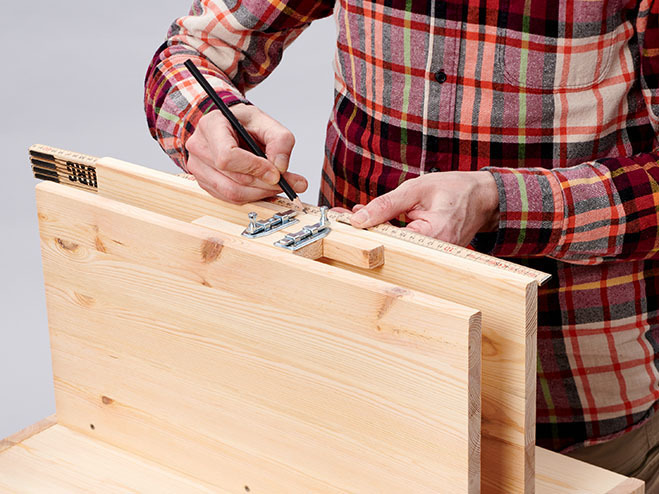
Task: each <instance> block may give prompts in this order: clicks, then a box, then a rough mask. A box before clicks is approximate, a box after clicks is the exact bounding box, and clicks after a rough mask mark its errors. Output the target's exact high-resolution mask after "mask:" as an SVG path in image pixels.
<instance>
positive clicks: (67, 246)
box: [55, 237, 80, 252]
mask: <svg viewBox="0 0 659 494" xmlns="http://www.w3.org/2000/svg"><path fill="white" fill-rule="evenodd" d="M55 242H57V245H59V246H60V247H61V248H62V249H64V250H69V251H71V252H75V251H76V250H77V249H78V247H80V246H79V245H78V244H76V243H75V242H71V241H69V240H64V239H63V238H59V237H58V238H56V239H55Z"/></svg>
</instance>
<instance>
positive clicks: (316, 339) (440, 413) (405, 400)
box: [37, 183, 481, 492]
mask: <svg viewBox="0 0 659 494" xmlns="http://www.w3.org/2000/svg"><path fill="white" fill-rule="evenodd" d="M37 204H38V212H39V219H40V230H41V235H42V253H43V263H44V275H45V280H46V287H47V303H48V311H49V325H50V329H51V345H52V350H53V369H54V375H55V385H56V402H57V413H58V419H59V421H60V422H61V423H62V424H65V425H68V426H70V427H73V428H75V429H76V430H80V431H86V432H87V433H88V434H91V435H93V436H94V437H98V438H101V439H103V440H105V441H108V442H110V443H112V444H114V445H117V446H120V447H122V448H125V449H126V450H128V451H129V452H131V453H137V454H140V455H143V456H145V457H146V458H147V459H151V460H154V461H158V462H163V463H167V464H169V465H173V466H175V467H176V469H180V470H181V471H186V472H188V473H189V474H190V475H191V476H193V477H195V478H198V479H201V480H204V481H206V482H209V483H211V484H213V485H220V486H222V487H223V488H229V489H231V490H233V491H234V492H236V491H237V490H238V489H242V488H243V486H244V485H245V484H247V483H249V485H250V486H252V485H253V486H254V490H255V492H256V489H258V492H287V491H288V492H290V490H291V489H293V490H296V491H303V492H345V491H357V492H367V491H371V492H372V491H377V492H402V491H408V490H415V491H421V492H437V491H441V490H442V489H443V488H444V487H445V486H446V485H450V486H452V488H454V489H455V490H456V492H478V489H479V474H480V471H479V461H478V459H479V425H480V404H479V395H480V392H479V391H480V390H479V375H480V365H479V362H480V339H481V338H480V315H479V313H478V312H477V311H475V310H473V309H469V308H466V307H464V306H460V305H458V304H455V303H451V302H446V301H443V300H441V299H438V298H436V297H433V296H430V295H427V294H422V293H417V292H414V291H413V290H409V289H404V288H401V287H399V286H396V285H392V284H389V283H385V282H382V281H379V280H374V279H370V278H366V277H363V276H361V275H358V274H355V273H350V272H348V271H345V270H342V269H337V268H334V267H332V266H327V265H324V264H321V263H318V262H314V261H310V260H308V259H304V258H300V257H297V256H292V255H290V253H289V252H286V251H279V250H278V249H274V248H270V247H266V246H262V245H259V244H258V243H254V242H250V241H249V240H247V239H244V238H242V237H237V236H234V235H230V234H228V233H224V232H218V231H214V230H209V229H207V228H203V227H200V226H197V225H192V224H188V223H184V222H181V221H178V220H174V219H172V218H168V217H164V216H162V215H159V214H155V213H152V212H149V211H144V210H141V209H138V208H135V207H132V206H129V205H126V204H121V203H117V202H115V201H112V200H109V199H106V198H103V197H99V196H94V195H90V194H87V193H85V192H81V191H78V190H75V189H70V188H65V187H62V186H60V185H57V184H52V183H44V184H40V185H39V186H37ZM154 246H157V248H155V247H154ZM264 280H266V281H264ZM264 287H267V289H265V290H264ZM92 424H93V426H94V427H93V429H92V428H91V425H92ZM248 481H249V482H248Z"/></svg>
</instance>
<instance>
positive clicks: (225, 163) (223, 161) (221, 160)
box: [213, 154, 230, 170]
mask: <svg viewBox="0 0 659 494" xmlns="http://www.w3.org/2000/svg"><path fill="white" fill-rule="evenodd" d="M213 164H214V165H215V168H217V169H218V170H227V169H228V168H229V165H230V164H229V158H228V157H227V156H226V155H225V154H220V155H219V156H216V157H215V160H214V161H213Z"/></svg>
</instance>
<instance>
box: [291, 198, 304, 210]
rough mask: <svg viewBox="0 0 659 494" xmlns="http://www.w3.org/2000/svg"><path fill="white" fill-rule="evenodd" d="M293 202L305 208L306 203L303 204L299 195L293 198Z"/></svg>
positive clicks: (302, 208)
mask: <svg viewBox="0 0 659 494" xmlns="http://www.w3.org/2000/svg"><path fill="white" fill-rule="evenodd" d="M293 204H295V206H296V207H298V208H300V209H301V210H304V205H303V204H302V201H300V198H299V197H296V198H295V199H293Z"/></svg>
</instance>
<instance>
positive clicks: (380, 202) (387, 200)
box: [373, 194, 393, 211]
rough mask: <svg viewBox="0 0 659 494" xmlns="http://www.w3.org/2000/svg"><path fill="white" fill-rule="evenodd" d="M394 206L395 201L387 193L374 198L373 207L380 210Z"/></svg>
mask: <svg viewBox="0 0 659 494" xmlns="http://www.w3.org/2000/svg"><path fill="white" fill-rule="evenodd" d="M392 207H393V202H392V200H391V197H390V196H389V195H387V194H385V195H383V196H379V197H376V198H375V199H374V200H373V208H375V209H376V210H378V211H387V210H389V209H391V208H392Z"/></svg>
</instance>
